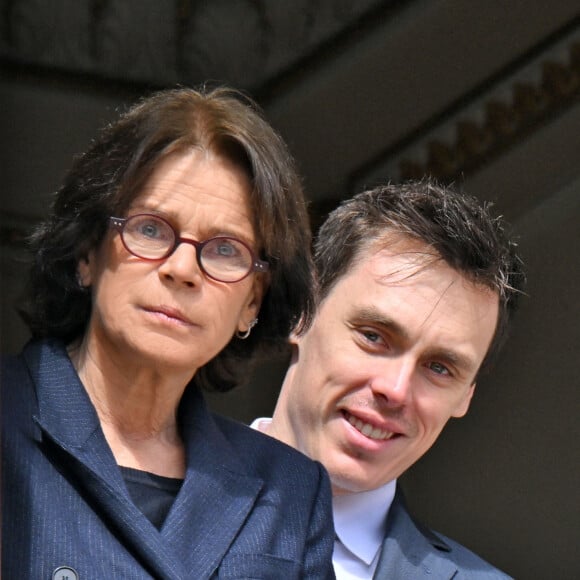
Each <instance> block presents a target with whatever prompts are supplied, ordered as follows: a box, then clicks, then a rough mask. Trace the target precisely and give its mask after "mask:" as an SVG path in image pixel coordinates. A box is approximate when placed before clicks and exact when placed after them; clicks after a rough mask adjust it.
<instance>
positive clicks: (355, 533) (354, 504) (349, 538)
mask: <svg viewBox="0 0 580 580" xmlns="http://www.w3.org/2000/svg"><path fill="white" fill-rule="evenodd" d="M271 422H272V419H269V418H266V417H260V418H259V419H255V420H254V421H253V422H252V424H251V427H252V428H253V429H257V430H258V431H262V432H263V433H267V432H268V427H269V425H270V423H271ZM396 484H397V481H396V480H395V479H394V480H392V481H389V482H388V483H386V484H385V485H383V486H382V487H379V488H378V489H373V490H372V491H365V492H360V493H350V494H346V495H338V496H334V497H333V498H332V508H333V514H334V529H335V532H336V539H335V541H334V553H333V555H332V563H333V564H334V572H335V574H336V578H337V580H355V579H356V580H371V579H372V577H373V574H374V572H375V569H376V567H377V563H378V561H379V555H380V548H381V545H382V543H383V538H384V535H385V525H386V522H387V515H388V513H389V509H390V507H391V504H392V503H393V498H394V497H395V488H396Z"/></svg>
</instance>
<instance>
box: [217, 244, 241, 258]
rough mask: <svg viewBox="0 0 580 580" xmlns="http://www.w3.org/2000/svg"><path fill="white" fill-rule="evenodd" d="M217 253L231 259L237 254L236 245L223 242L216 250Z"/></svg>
mask: <svg viewBox="0 0 580 580" xmlns="http://www.w3.org/2000/svg"><path fill="white" fill-rule="evenodd" d="M216 253H217V254H219V255H220V256H223V257H224V258H229V257H231V256H235V255H236V254H237V252H236V248H235V247H234V245H233V244H230V243H228V242H222V243H221V244H219V246H217V248H216Z"/></svg>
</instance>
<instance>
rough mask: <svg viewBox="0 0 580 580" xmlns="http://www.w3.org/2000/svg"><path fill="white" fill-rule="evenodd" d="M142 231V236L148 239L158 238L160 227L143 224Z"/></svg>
mask: <svg viewBox="0 0 580 580" xmlns="http://www.w3.org/2000/svg"><path fill="white" fill-rule="evenodd" d="M140 230H141V234H142V235H144V236H145V237H147V238H156V237H157V236H158V235H159V227H158V226H157V225H156V224H152V223H149V224H143V225H142V226H141V228H140Z"/></svg>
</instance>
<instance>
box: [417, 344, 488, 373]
mask: <svg viewBox="0 0 580 580" xmlns="http://www.w3.org/2000/svg"><path fill="white" fill-rule="evenodd" d="M426 357H427V358H432V359H436V360H443V361H448V362H449V363H451V364H452V365H453V366H454V367H456V368H457V369H459V370H460V371H461V372H462V373H465V374H468V375H473V376H474V377H475V375H476V372H477V369H478V367H477V364H476V362H475V361H474V360H473V359H472V358H471V357H470V356H468V355H464V354H462V353H460V352H457V351H456V350H450V349H437V348H434V349H433V350H431V351H429V352H427V353H426Z"/></svg>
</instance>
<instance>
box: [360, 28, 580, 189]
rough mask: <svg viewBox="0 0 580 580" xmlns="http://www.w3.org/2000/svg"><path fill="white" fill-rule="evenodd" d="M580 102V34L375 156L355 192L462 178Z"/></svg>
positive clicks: (557, 44)
mask: <svg viewBox="0 0 580 580" xmlns="http://www.w3.org/2000/svg"><path fill="white" fill-rule="evenodd" d="M578 102H580V34H579V33H578V32H577V31H574V33H573V34H569V35H567V37H566V38H565V39H563V40H562V39H560V40H559V41H558V42H557V43H555V44H554V45H553V46H550V47H547V48H545V50H544V51H543V52H542V54H541V55H536V57H535V58H533V59H532V60H531V61H530V62H528V63H526V64H525V65H522V66H521V67H520V68H518V69H517V70H515V71H510V75H509V76H508V77H507V78H502V79H501V80H500V81H499V82H497V83H495V84H493V85H492V86H491V87H487V89H486V90H485V92H483V93H482V94H479V95H477V96H476V97H475V98H473V99H472V100H470V101H468V102H463V103H462V105H461V107H457V108H456V109H454V110H453V111H451V112H450V113H448V114H447V115H444V116H443V118H442V119H438V122H437V123H435V124H430V125H429V126H427V127H424V128H421V129H419V130H418V131H416V132H415V133H414V134H413V136H412V137H411V138H409V139H407V140H405V142H404V143H401V144H399V145H397V146H395V147H393V148H391V149H390V151H388V152H386V153H385V154H383V156H381V158H380V159H377V160H375V161H374V162H373V163H372V164H371V165H370V166H368V167H366V168H364V170H362V171H360V172H359V173H358V174H357V175H356V176H355V177H354V179H353V182H354V184H355V186H354V188H353V189H354V190H357V189H360V188H361V186H362V185H364V186H368V185H371V184H372V182H373V181H376V180H377V179H379V178H380V179H381V180H384V179H390V180H391V181H404V180H407V179H418V178H421V177H423V176H425V175H430V176H432V177H434V178H435V179H438V180H439V181H441V182H452V181H457V180H458V179H460V178H464V177H466V176H468V175H470V174H472V173H474V172H475V171H477V170H478V169H479V168H481V167H482V166H483V165H485V164H487V163H488V162H490V161H491V160H492V159H494V158H496V157H497V156H499V155H501V154H502V153H503V152H505V151H506V150H507V149H509V148H511V147H513V146H514V145H515V144H517V143H518V142H520V141H521V140H523V139H524V138H526V137H527V136H529V135H530V134H531V133H533V132H534V131H536V130H538V129H539V128H540V127H542V126H544V125H545V124H546V123H548V122H549V121H550V120H551V119H553V118H554V117H556V116H557V115H559V114H561V113H562V112H564V111H565V110H566V109H568V108H569V107H571V106H572V105H574V104H575V103H578Z"/></svg>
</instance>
